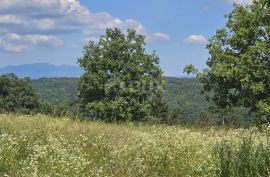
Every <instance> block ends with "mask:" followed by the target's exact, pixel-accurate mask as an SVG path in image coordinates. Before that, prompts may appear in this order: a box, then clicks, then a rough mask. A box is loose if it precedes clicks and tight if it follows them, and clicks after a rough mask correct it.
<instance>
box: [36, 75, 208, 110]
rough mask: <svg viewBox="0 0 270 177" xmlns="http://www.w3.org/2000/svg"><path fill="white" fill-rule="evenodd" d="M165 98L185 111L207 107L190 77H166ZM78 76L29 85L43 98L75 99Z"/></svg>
mask: <svg viewBox="0 0 270 177" xmlns="http://www.w3.org/2000/svg"><path fill="white" fill-rule="evenodd" d="M166 80H167V86H166V88H165V99H166V101H167V104H168V105H169V107H170V108H178V107H181V108H182V109H183V110H184V111H185V112H186V113H189V114H190V113H194V111H195V112H197V111H199V110H205V109H206V108H207V102H206V100H205V97H204V96H203V95H201V94H200V92H201V89H202V84H201V83H200V82H199V81H197V80H196V79H192V78H175V77H166ZM78 81H79V79H78V78H41V79H37V80H32V81H31V85H32V86H33V87H34V89H35V90H36V91H37V92H38V93H39V94H40V96H41V97H42V98H43V99H46V100H47V101H49V102H51V103H54V104H59V103H63V102H70V101H74V100H75V99H76V89H77V83H78Z"/></svg>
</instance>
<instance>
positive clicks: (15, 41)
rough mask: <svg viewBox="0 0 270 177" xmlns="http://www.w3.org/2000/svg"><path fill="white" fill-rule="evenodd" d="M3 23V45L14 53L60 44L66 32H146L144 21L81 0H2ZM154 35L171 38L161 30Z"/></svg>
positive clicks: (0, 39)
mask: <svg viewBox="0 0 270 177" xmlns="http://www.w3.org/2000/svg"><path fill="white" fill-rule="evenodd" d="M0 26H1V30H0V48H1V49H3V50H6V51H10V52H22V51H25V50H27V49H29V48H31V47H32V46H47V47H56V46H60V45H62V44H63V41H62V39H61V37H60V36H65V35H74V34H76V35H78V36H80V37H81V38H82V39H84V38H94V37H97V36H99V35H101V34H102V33H103V32H104V31H105V29H106V28H114V27H117V28H120V29H123V30H125V29H127V28H134V29H136V30H137V31H138V32H139V33H142V34H146V32H145V28H144V26H143V24H141V23H140V22H138V21H136V20H133V19H125V20H122V19H119V18H116V17H113V16H111V15H110V14H109V13H106V12H100V13H93V12H91V11H90V10H89V9H88V8H87V7H85V6H83V5H81V4H80V2H79V1H78V0H2V1H1V6H0ZM152 36H154V37H156V38H159V39H160V40H162V39H164V40H166V39H167V38H168V36H166V35H164V36H163V35H162V34H161V33H155V34H152Z"/></svg>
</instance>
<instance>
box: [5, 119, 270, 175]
mask: <svg viewBox="0 0 270 177" xmlns="http://www.w3.org/2000/svg"><path fill="white" fill-rule="evenodd" d="M268 130H269V128H267V127H265V128H263V129H262V130H258V129H256V128H251V129H248V130H244V129H227V130H225V129H220V128H219V129H217V128H207V129H194V128H185V127H173V126H171V127H170V126H165V125H164V126H163V125H157V126H155V125H132V124H120V125H119V124H105V123H102V122H86V121H85V122H82V121H76V120H71V119H65V118H62V119H57V118H50V117H46V116H43V115H37V116H20V115H5V114H2V115H0V176H117V177H121V176H123V177H124V176H130V177H133V176H134V177H135V176H243V177H244V176H268V175H269V167H270V146H269V144H268V137H269V136H268V133H269V131H268Z"/></svg>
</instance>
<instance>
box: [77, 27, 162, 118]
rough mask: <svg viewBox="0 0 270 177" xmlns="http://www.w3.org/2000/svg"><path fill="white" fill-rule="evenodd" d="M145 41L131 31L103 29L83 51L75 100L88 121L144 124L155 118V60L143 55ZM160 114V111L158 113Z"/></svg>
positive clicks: (158, 81)
mask: <svg viewBox="0 0 270 177" xmlns="http://www.w3.org/2000/svg"><path fill="white" fill-rule="evenodd" d="M144 45H145V37H144V36H143V35H139V34H137V33H136V31H135V30H132V29H130V30H127V33H126V34H125V33H123V32H122V31H121V30H119V29H107V30H106V33H105V35H103V36H101V37H100V39H99V42H97V43H94V42H93V41H90V42H89V44H88V45H86V46H85V47H84V51H83V54H84V55H83V57H81V58H79V59H78V63H79V64H80V66H81V68H82V69H84V71H85V73H84V74H83V75H82V76H81V79H80V82H79V87H78V96H79V98H80V100H81V102H82V105H83V108H84V110H85V111H86V112H87V113H88V116H89V117H90V118H92V119H94V118H102V119H105V120H107V121H144V120H149V119H150V118H151V117H154V116H157V114H158V112H159V111H158V110H157V109H155V108H158V107H161V103H162V102H163V98H162V89H163V78H162V73H163V72H162V70H161V69H160V67H159V57H158V56H157V55H156V54H155V52H154V53H152V54H147V53H146V51H145V48H144ZM162 112H164V110H162Z"/></svg>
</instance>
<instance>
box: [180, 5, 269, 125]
mask: <svg viewBox="0 0 270 177" xmlns="http://www.w3.org/2000/svg"><path fill="white" fill-rule="evenodd" d="M227 18H228V22H227V24H226V27H225V28H223V29H220V30H217V33H216V35H215V36H213V37H212V38H211V39H210V41H209V44H208V45H207V48H208V50H209V53H210V58H209V59H208V61H207V65H208V68H206V69H205V70H204V71H203V72H202V73H199V74H198V77H199V78H200V80H201V81H202V82H203V83H204V90H205V91H207V92H212V93H213V95H212V96H211V100H212V101H213V102H214V103H215V104H216V105H217V106H218V107H219V108H222V109H230V107H235V106H244V107H247V108H250V113H251V112H255V114H256V121H257V123H258V124H264V123H269V122H270V79H269V76H270V20H269V19H270V1H269V0H254V1H253V4H252V5H250V6H240V5H235V9H234V10H233V11H232V12H231V13H230V14H229V15H227ZM185 71H186V72H187V73H193V72H196V70H195V69H194V67H192V66H190V65H189V66H187V67H186V69H185Z"/></svg>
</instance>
